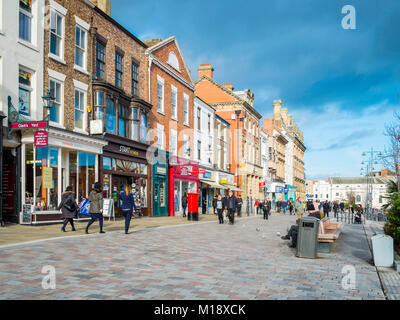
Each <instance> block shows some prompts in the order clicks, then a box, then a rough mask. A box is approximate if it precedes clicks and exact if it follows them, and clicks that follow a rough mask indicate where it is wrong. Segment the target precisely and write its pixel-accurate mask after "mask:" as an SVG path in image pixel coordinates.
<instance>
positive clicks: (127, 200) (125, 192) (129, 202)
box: [120, 184, 136, 234]
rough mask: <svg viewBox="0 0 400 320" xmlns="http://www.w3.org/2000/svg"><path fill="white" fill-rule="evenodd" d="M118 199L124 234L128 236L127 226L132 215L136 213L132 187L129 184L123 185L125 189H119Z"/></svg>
mask: <svg viewBox="0 0 400 320" xmlns="http://www.w3.org/2000/svg"><path fill="white" fill-rule="evenodd" d="M120 197H121V200H122V214H123V215H124V217H125V234H129V225H130V223H131V219H132V214H133V213H134V212H135V211H136V204H135V198H134V197H133V193H132V186H131V185H129V184H126V185H125V188H123V189H122V188H121V193H120Z"/></svg>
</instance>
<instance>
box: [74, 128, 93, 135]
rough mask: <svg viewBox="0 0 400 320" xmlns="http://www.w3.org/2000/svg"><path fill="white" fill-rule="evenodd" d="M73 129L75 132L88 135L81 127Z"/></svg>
mask: <svg viewBox="0 0 400 320" xmlns="http://www.w3.org/2000/svg"><path fill="white" fill-rule="evenodd" d="M73 131H74V132H76V133H82V134H86V135H89V132H87V131H85V130H83V129H79V128H75V129H74V130H73Z"/></svg>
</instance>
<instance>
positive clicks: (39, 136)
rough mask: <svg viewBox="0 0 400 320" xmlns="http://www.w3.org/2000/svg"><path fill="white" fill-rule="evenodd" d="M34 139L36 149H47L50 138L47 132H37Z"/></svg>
mask: <svg viewBox="0 0 400 320" xmlns="http://www.w3.org/2000/svg"><path fill="white" fill-rule="evenodd" d="M33 137H34V143H35V147H37V148H40V147H47V145H48V137H49V135H48V133H47V131H43V130H39V131H36V132H35V135H34V136H33Z"/></svg>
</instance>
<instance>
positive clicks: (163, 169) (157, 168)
mask: <svg viewBox="0 0 400 320" xmlns="http://www.w3.org/2000/svg"><path fill="white" fill-rule="evenodd" d="M156 172H157V173H158V174H167V169H166V168H165V167H156Z"/></svg>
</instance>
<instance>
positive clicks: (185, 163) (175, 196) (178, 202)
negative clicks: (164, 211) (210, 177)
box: [168, 156, 199, 216]
mask: <svg viewBox="0 0 400 320" xmlns="http://www.w3.org/2000/svg"><path fill="white" fill-rule="evenodd" d="M198 170H199V165H198V163H197V162H194V161H191V160H189V159H184V158H179V157H175V156H171V157H170V159H169V169H168V175H169V176H168V179H169V180H168V194H169V197H168V203H169V209H168V215H169V216H176V215H181V214H182V213H183V209H182V196H183V195H184V194H185V193H186V194H187V193H189V192H197V191H198V188H199V174H198ZM186 213H187V210H186Z"/></svg>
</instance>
